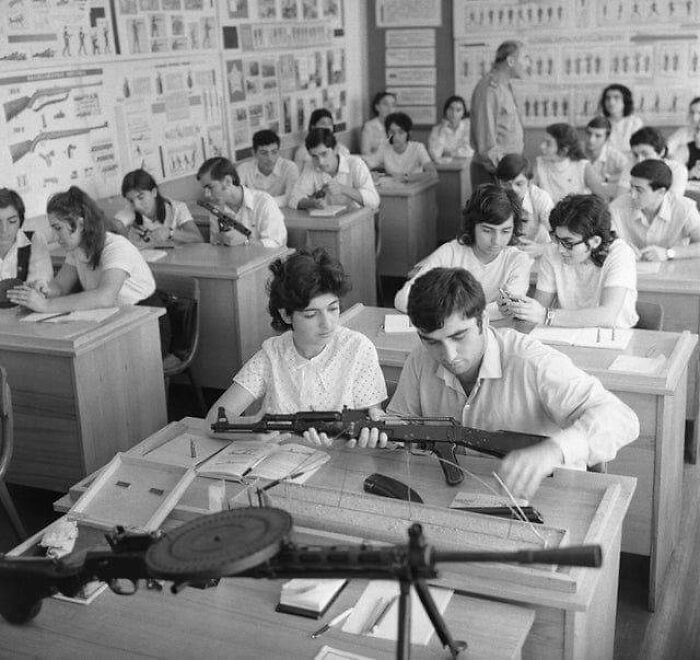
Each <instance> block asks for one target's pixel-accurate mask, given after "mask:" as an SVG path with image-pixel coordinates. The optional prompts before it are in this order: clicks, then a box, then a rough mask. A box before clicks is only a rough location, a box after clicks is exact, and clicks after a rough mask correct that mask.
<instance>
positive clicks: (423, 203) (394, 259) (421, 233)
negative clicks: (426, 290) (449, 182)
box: [377, 176, 438, 277]
mask: <svg viewBox="0 0 700 660" xmlns="http://www.w3.org/2000/svg"><path fill="white" fill-rule="evenodd" d="M437 185H438V179H437V178H433V177H429V176H425V177H423V178H421V179H420V180H418V181H415V182H413V183H401V182H399V181H397V180H396V179H393V178H392V177H383V178H381V179H380V180H379V183H378V184H377V192H378V193H379V196H380V197H381V204H380V206H379V215H380V220H379V223H380V233H381V241H382V249H381V254H380V255H379V263H378V264H377V269H378V272H379V274H380V275H390V276H392V277H406V274H407V273H408V271H409V270H410V269H411V268H413V266H415V265H416V263H417V262H419V261H420V260H421V259H422V258H423V257H426V256H428V255H429V254H430V253H431V252H432V251H433V250H434V249H435V246H436V245H437V229H436V221H437V202H436V198H435V192H436V189H437Z"/></svg>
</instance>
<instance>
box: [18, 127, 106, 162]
mask: <svg viewBox="0 0 700 660" xmlns="http://www.w3.org/2000/svg"><path fill="white" fill-rule="evenodd" d="M108 125H109V124H108V123H107V122H105V123H104V124H101V125H100V126H87V127H86V128H67V129H64V130H62V131H45V132H44V133H39V135H37V136H36V137H35V138H34V139H33V140H24V141H23V142H16V143H15V144H11V145H10V155H11V156H12V162H13V163H16V162H17V161H19V160H21V159H22V158H24V157H25V156H26V155H27V154H28V153H29V152H31V151H34V149H36V148H37V146H38V145H39V144H41V143H42V142H46V141H47V140H60V139H61V138H67V137H73V136H74V135H84V134H85V133H90V131H96V130H98V129H100V128H107V126H108Z"/></svg>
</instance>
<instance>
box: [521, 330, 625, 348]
mask: <svg viewBox="0 0 700 660" xmlns="http://www.w3.org/2000/svg"><path fill="white" fill-rule="evenodd" d="M530 337H532V338H533V339H539V340H540V341H541V342H542V343H543V344H554V345H559V346H586V347H589V348H616V349H618V350H621V351H624V350H625V349H626V348H627V344H629V343H630V339H631V338H632V331H631V330H628V329H623V328H616V329H615V331H614V332H613V331H612V329H610V328H549V327H545V326H538V327H536V328H534V329H533V331H532V332H531V333H530Z"/></svg>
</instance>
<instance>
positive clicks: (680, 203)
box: [610, 160, 700, 261]
mask: <svg viewBox="0 0 700 660" xmlns="http://www.w3.org/2000/svg"><path fill="white" fill-rule="evenodd" d="M630 177H631V178H630V185H631V187H630V191H629V193H627V194H625V195H622V196H621V197H618V198H617V199H616V200H615V201H614V202H613V203H612V204H611V205H610V212H611V214H612V219H613V228H614V229H615V230H616V231H617V234H618V236H619V237H620V238H622V239H623V240H625V241H627V242H628V243H629V244H630V245H631V246H632V247H633V248H635V252H636V255H637V258H639V259H642V260H644V261H666V260H668V259H691V258H694V257H700V213H698V209H697V206H696V204H695V202H694V201H693V200H691V199H688V198H687V197H676V196H675V195H673V194H672V193H670V192H669V190H670V188H671V182H672V180H673V176H672V174H671V170H670V168H669V167H668V165H667V164H666V163H664V162H663V161H661V160H645V161H642V162H641V163H637V164H636V165H635V166H634V167H633V168H632V170H631V172H630Z"/></svg>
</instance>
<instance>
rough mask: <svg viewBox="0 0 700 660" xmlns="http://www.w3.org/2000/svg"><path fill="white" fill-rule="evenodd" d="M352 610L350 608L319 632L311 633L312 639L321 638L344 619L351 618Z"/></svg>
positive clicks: (325, 624) (322, 627) (323, 626)
mask: <svg viewBox="0 0 700 660" xmlns="http://www.w3.org/2000/svg"><path fill="white" fill-rule="evenodd" d="M352 610H353V608H352V607H348V609H347V610H345V611H344V612H341V613H340V614H339V615H338V616H336V617H335V618H333V619H331V620H330V621H329V622H328V623H324V624H323V625H322V626H321V627H320V628H319V629H318V630H316V631H314V632H312V633H311V639H316V638H317V637H320V636H321V635H323V633H324V632H326V631H327V630H329V629H330V628H332V627H333V626H337V625H338V624H339V623H340V622H341V621H342V620H343V619H345V618H346V617H348V616H350V613H351V612H352Z"/></svg>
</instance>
